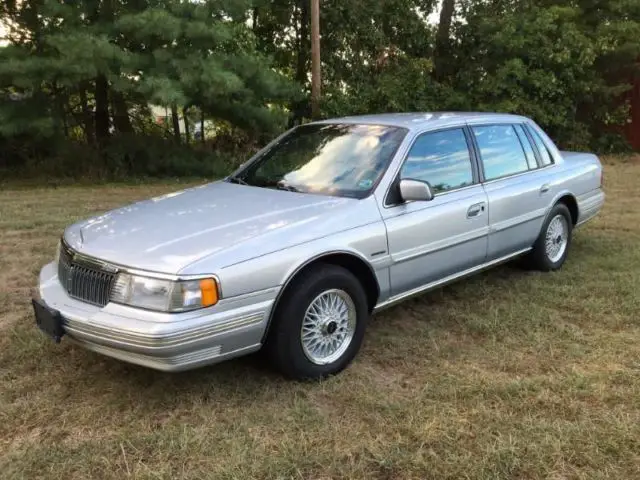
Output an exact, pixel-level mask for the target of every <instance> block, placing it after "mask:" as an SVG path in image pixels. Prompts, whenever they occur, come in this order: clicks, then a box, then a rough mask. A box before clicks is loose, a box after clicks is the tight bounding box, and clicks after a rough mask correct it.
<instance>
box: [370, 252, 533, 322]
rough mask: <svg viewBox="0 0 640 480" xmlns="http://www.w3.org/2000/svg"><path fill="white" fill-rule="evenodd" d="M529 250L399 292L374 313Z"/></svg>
mask: <svg viewBox="0 0 640 480" xmlns="http://www.w3.org/2000/svg"><path fill="white" fill-rule="evenodd" d="M529 250H531V247H529V248H524V249H522V250H518V251H517V252H515V253H511V254H509V255H506V256H504V257H500V258H498V259H496V260H492V261H490V262H487V263H483V264H481V265H477V266H475V267H472V268H469V269H467V270H463V271H462V272H458V273H454V274H452V275H449V276H447V277H444V278H441V279H440V280H436V281H435V282H431V283H427V284H426V285H422V286H420V287H416V288H414V289H413V290H409V291H407V292H403V293H399V294H398V295H394V296H392V297H391V298H389V299H388V300H385V301H384V302H382V303H379V304H378V305H376V307H375V308H374V309H373V311H374V313H377V312H379V311H381V310H384V309H385V308H389V307H391V306H393V305H395V304H396V303H399V302H401V301H403V300H406V299H408V298H410V297H413V296H415V295H419V294H421V293H424V292H427V291H428V290H432V289H434V288H437V287H441V286H443V285H446V284H448V283H451V282H454V281H456V280H459V279H461V278H463V277H467V276H469V275H471V274H474V273H477V272H480V271H482V270H485V269H487V268H490V267H494V266H496V265H499V264H500V263H504V262H506V261H509V260H511V259H512V258H515V257H517V256H519V255H522V254H523V253H526V252H528V251H529Z"/></svg>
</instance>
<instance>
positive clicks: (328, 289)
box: [265, 265, 369, 379]
mask: <svg viewBox="0 0 640 480" xmlns="http://www.w3.org/2000/svg"><path fill="white" fill-rule="evenodd" d="M368 318H369V311H368V306H367V297H366V294H365V292H364V289H363V287H362V285H361V283H360V282H359V281H358V279H357V278H356V277H355V276H354V275H353V274H352V273H351V272H349V271H348V270H346V269H344V268H342V267H339V266H336V265H319V266H316V267H312V268H311V269H310V270H308V271H306V272H303V273H302V275H301V277H300V278H296V279H295V280H294V282H292V284H291V285H290V286H289V287H288V289H287V291H286V292H285V294H284V296H283V297H282V299H281V300H280V303H279V305H278V306H277V307H276V311H275V315H274V318H273V323H272V325H271V328H270V331H269V334H268V336H267V342H266V345H265V349H266V352H267V354H268V355H269V357H270V358H271V360H272V362H273V364H274V365H275V366H276V367H277V368H278V370H280V371H281V372H283V373H284V374H285V375H287V376H289V377H291V378H295V379H315V378H322V377H326V376H329V375H333V374H336V373H338V372H340V371H341V370H343V369H344V368H345V367H347V365H349V363H350V362H351V361H352V360H353V358H354V357H355V356H356V354H357V353H358V350H359V349H360V345H361V344H362V339H363V337H364V331H365V327H366V323H367V320H368Z"/></svg>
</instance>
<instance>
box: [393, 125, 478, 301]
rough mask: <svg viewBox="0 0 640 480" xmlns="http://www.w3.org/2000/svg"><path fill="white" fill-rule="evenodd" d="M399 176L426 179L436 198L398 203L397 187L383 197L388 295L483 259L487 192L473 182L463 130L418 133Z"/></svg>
mask: <svg viewBox="0 0 640 480" xmlns="http://www.w3.org/2000/svg"><path fill="white" fill-rule="evenodd" d="M399 175H400V179H403V178H412V179H416V180H421V181H426V182H429V184H430V185H431V188H432V190H433V191H434V193H435V197H434V198H433V200H431V201H424V202H417V201H416V202H408V203H403V202H402V201H401V199H400V198H399V196H398V193H397V191H390V193H389V195H388V196H387V198H386V199H385V205H384V208H383V209H382V216H383V218H384V222H385V225H386V227H387V237H388V242H389V252H390V254H391V260H392V264H391V266H390V281H391V291H392V295H398V294H401V293H404V292H407V291H410V290H412V289H414V288H418V287H421V286H423V285H426V284H429V283H431V282H434V281H437V280H440V279H443V278H445V277H447V276H449V275H453V274H455V273H458V272H461V271H464V270H466V269H469V268H472V267H474V266H477V265H480V264H482V263H484V262H485V259H486V255H487V234H488V229H489V224H488V210H487V196H486V193H485V191H484V189H483V188H482V186H481V185H480V184H479V183H478V182H477V176H476V172H475V169H474V167H473V163H472V159H471V153H470V149H469V142H468V140H467V136H466V134H465V131H464V129H463V128H452V129H447V130H440V131H436V132H427V133H424V134H422V135H420V136H419V137H418V138H417V139H416V140H415V142H414V143H413V145H412V147H411V148H410V150H409V153H408V155H407V158H406V159H405V161H404V164H403V165H402V167H401V170H400V174H399ZM396 184H397V182H396ZM393 188H395V187H392V189H393Z"/></svg>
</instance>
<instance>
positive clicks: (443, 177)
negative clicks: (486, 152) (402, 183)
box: [400, 128, 473, 193]
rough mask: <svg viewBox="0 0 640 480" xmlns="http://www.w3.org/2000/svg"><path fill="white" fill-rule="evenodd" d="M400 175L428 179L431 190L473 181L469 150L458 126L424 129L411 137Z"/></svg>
mask: <svg viewBox="0 0 640 480" xmlns="http://www.w3.org/2000/svg"><path fill="white" fill-rule="evenodd" d="M400 178H413V179H416V180H422V181H424V182H429V184H430V185H431V188H432V190H433V191H434V193H439V192H446V191H448V190H454V189H456V188H462V187H465V186H467V185H471V184H473V170H472V167H471V154H470V153H469V146H468V145H467V139H466V137H465V135H464V131H463V130H462V129H461V128H456V129H452V130H442V131H439V132H431V133H425V134H423V135H421V136H420V137H418V139H417V140H416V141H415V143H414V144H413V146H412V147H411V150H410V151H409V155H408V156H407V159H406V161H405V163H404V165H403V166H402V171H401V172H400Z"/></svg>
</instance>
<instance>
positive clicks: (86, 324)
mask: <svg viewBox="0 0 640 480" xmlns="http://www.w3.org/2000/svg"><path fill="white" fill-rule="evenodd" d="M602 180H603V176H602V166H601V164H600V161H599V159H598V158H597V157H596V156H595V155H593V154H590V153H572V152H565V151H559V150H558V148H557V147H556V145H555V144H554V142H553V141H552V140H551V139H550V138H549V136H547V134H546V133H545V132H544V131H543V130H542V129H541V128H540V127H539V126H538V125H537V124H536V123H535V122H534V121H532V120H530V119H528V118H525V117H522V116H515V115H507V114H489V113H415V114H414V113H412V114H381V115H370V116H357V117H347V118H339V119H333V120H323V121H318V122H313V123H308V124H305V125H301V126H298V127H296V128H294V129H292V130H290V131H288V132H286V133H284V134H283V135H281V136H279V137H278V138H276V139H275V140H273V141H272V142H271V143H270V144H268V145H267V146H266V147H265V148H263V149H262V150H261V151H259V152H258V153H257V154H256V155H255V156H253V157H252V158H251V159H249V160H248V161H247V162H246V163H244V164H243V165H241V166H240V167H239V168H238V169H237V170H236V171H235V172H233V174H231V175H230V176H228V177H226V178H224V179H222V180H218V181H214V182H212V183H207V184H204V185H200V186H196V187H193V188H187V189H185V190H182V191H178V192H175V193H169V194H166V195H163V196H160V197H157V198H152V199H149V200H145V201H141V202H138V203H134V204H132V205H127V206H124V207H121V208H118V209H116V210H113V211H110V212H107V213H104V214H101V215H97V216H95V217H93V218H89V219H87V220H83V221H80V222H78V223H75V224H73V225H71V226H69V227H68V228H66V230H65V231H64V233H63V234H62V237H61V239H60V243H59V246H58V248H57V254H56V258H55V260H54V261H53V262H51V263H49V264H48V265H45V266H44V267H43V268H42V271H41V272H40V278H39V288H38V289H37V294H36V295H34V298H33V308H34V312H35V318H36V323H37V325H38V326H39V327H40V329H41V330H42V331H43V332H45V333H46V334H47V335H48V336H50V337H51V338H53V339H54V340H55V341H56V342H60V340H61V339H63V340H64V341H67V340H68V341H70V342H72V343H75V344H77V345H80V346H82V347H85V348H87V349H89V350H93V351H95V352H98V353H100V354H104V355H108V356H110V357H114V358H116V359H120V360H123V361H126V362H131V363H134V364H139V365H143V366H146V367H151V368H154V369H158V370H165V371H179V370H186V369H191V368H195V367H199V366H203V365H207V364H212V363H216V362H220V361H222V360H227V359H230V358H233V357H238V356H240V355H246V354H249V353H251V352H256V351H258V350H262V351H263V353H264V354H265V355H266V358H268V359H269V360H270V362H271V363H272V365H273V366H274V367H275V368H277V369H278V370H279V371H281V372H282V373H284V374H285V375H287V376H289V377H291V378H295V379H312V378H320V377H325V376H327V375H332V374H335V373H337V372H339V371H341V370H342V369H344V368H345V367H346V366H347V365H349V363H350V362H351V361H352V360H353V358H354V357H355V356H356V354H357V352H358V350H359V349H360V346H361V344H362V342H363V338H364V335H365V330H366V328H367V323H368V321H369V318H370V317H371V315H372V314H373V313H375V312H377V311H379V310H381V309H383V308H385V307H388V306H390V305H394V304H396V303H397V302H400V301H402V300H405V299H407V298H410V297H412V296H414V295H416V294H420V293H423V292H426V291H428V290H431V289H433V288H436V287H439V286H442V285H444V284H447V283H449V282H452V281H455V280H458V279H461V278H463V277H466V276H468V275H471V274H474V273H476V272H479V271H481V270H483V269H486V268H489V267H493V266H495V265H498V264H500V263H502V262H505V261H509V260H512V259H515V258H516V257H522V264H526V265H528V266H529V267H531V268H534V269H537V270H541V271H553V270H558V269H559V268H561V267H562V265H563V264H564V262H565V260H566V259H567V255H568V253H569V250H570V247H571V238H572V233H573V231H574V230H575V229H576V228H577V227H579V226H580V225H582V224H584V223H585V222H587V221H588V220H590V219H592V218H593V217H594V216H595V215H596V214H597V213H598V212H599V211H600V209H601V207H602V205H603V203H604V197H605V195H604V193H603V188H602Z"/></svg>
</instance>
